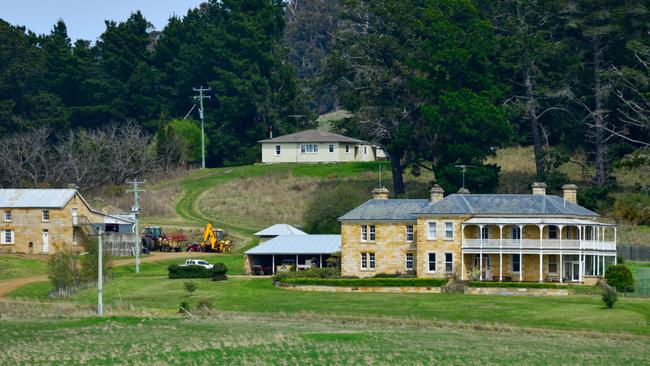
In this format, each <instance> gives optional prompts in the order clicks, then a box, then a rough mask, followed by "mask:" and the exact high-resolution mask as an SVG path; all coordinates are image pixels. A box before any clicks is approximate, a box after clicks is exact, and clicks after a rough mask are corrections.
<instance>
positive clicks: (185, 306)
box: [178, 301, 191, 314]
mask: <svg viewBox="0 0 650 366" xmlns="http://www.w3.org/2000/svg"><path fill="white" fill-rule="evenodd" d="M190 310H191V309H190V303H188V302H187V301H183V302H181V305H180V306H179V307H178V312H179V313H181V314H183V313H185V312H186V311H190Z"/></svg>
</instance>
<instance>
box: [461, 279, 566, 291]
mask: <svg viewBox="0 0 650 366" xmlns="http://www.w3.org/2000/svg"><path fill="white" fill-rule="evenodd" d="M467 286H469V287H497V288H556V289H563V288H566V286H562V285H559V284H556V283H539V282H489V281H484V282H481V281H471V282H469V283H468V284H467Z"/></svg>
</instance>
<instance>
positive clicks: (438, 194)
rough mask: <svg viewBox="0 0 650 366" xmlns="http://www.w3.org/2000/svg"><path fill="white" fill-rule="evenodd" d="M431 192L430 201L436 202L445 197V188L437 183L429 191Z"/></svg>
mask: <svg viewBox="0 0 650 366" xmlns="http://www.w3.org/2000/svg"><path fill="white" fill-rule="evenodd" d="M429 192H430V193H431V203H436V202H438V201H440V200H441V199H443V198H444V197H445V190H444V189H442V187H440V186H439V185H437V184H434V185H433V188H431V190H430V191H429Z"/></svg>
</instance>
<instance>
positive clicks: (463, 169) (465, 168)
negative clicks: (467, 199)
mask: <svg viewBox="0 0 650 366" xmlns="http://www.w3.org/2000/svg"><path fill="white" fill-rule="evenodd" d="M454 166H455V167H456V168H460V170H461V171H462V172H463V188H462V189H465V172H466V171H467V168H473V167H474V165H465V164H458V165H454Z"/></svg>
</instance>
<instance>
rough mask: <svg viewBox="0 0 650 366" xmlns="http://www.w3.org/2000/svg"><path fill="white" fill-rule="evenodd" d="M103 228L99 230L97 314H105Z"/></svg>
mask: <svg viewBox="0 0 650 366" xmlns="http://www.w3.org/2000/svg"><path fill="white" fill-rule="evenodd" d="M103 234H104V233H103V232H102V229H99V230H98V232H97V262H98V263H97V316H103V315H104V305H103V302H104V300H103V298H102V287H104V273H103V272H104V253H103V252H104V249H103V246H102V235H103Z"/></svg>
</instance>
